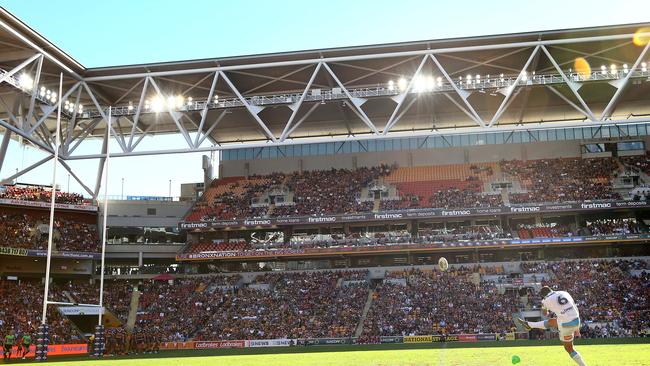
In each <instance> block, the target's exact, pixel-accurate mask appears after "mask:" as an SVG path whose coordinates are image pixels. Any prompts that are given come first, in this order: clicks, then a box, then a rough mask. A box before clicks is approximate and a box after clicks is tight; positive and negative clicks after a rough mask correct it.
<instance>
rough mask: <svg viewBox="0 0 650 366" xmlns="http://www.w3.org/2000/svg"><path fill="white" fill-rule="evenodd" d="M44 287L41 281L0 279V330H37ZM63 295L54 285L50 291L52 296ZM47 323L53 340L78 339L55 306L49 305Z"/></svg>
mask: <svg viewBox="0 0 650 366" xmlns="http://www.w3.org/2000/svg"><path fill="white" fill-rule="evenodd" d="M43 291H44V288H43V284H42V283H40V282H39V281H26V280H22V281H20V282H19V281H9V280H0V334H3V335H6V334H9V333H8V332H9V330H11V329H13V330H14V331H15V332H16V333H31V334H35V333H36V330H37V328H38V326H39V325H40V324H41V315H42V312H43ZM61 297H62V294H61V293H60V292H57V290H56V289H55V288H54V289H52V291H51V292H50V297H49V298H50V300H53V299H61ZM47 323H48V325H49V327H50V331H49V334H50V343H51V344H56V343H58V344H60V343H79V341H80V339H81V338H80V336H79V334H78V333H77V332H76V331H74V330H73V329H74V328H72V326H71V324H70V322H69V320H68V318H66V317H65V316H63V315H61V313H59V311H58V310H57V309H56V307H54V306H49V307H48V310H47Z"/></svg>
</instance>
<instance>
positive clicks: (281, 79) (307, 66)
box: [243, 65, 312, 95]
mask: <svg viewBox="0 0 650 366" xmlns="http://www.w3.org/2000/svg"><path fill="white" fill-rule="evenodd" d="M311 66H312V65H306V66H303V67H301V68H298V69H296V70H293V71H291V72H288V73H286V74H283V75H280V76H278V77H277V78H273V80H269V81H267V82H265V83H262V84H260V85H258V86H256V87H254V88H252V89H248V90H246V91H245V92H244V93H243V94H244V95H246V94H250V93H252V92H254V91H256V90H259V89H262V88H263V87H265V86H268V85H271V84H273V83H276V82H278V81H283V80H285V79H286V78H287V77H289V76H291V75H294V74H297V73H299V72H301V71H303V70H307V69H308V68H310V67H311Z"/></svg>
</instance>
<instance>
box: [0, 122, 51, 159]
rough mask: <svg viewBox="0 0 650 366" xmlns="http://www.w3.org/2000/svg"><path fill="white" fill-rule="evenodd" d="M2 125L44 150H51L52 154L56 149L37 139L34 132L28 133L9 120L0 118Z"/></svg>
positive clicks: (0, 124)
mask: <svg viewBox="0 0 650 366" xmlns="http://www.w3.org/2000/svg"><path fill="white" fill-rule="evenodd" d="M0 126H2V127H4V128H6V129H8V130H11V132H13V133H15V134H16V135H18V136H20V137H22V138H24V139H25V140H27V141H29V142H31V143H32V144H34V145H35V146H38V147H39V148H41V149H42V150H44V151H47V152H49V153H51V154H53V153H54V149H52V147H51V146H47V145H44V144H43V143H42V142H41V141H38V140H36V139H35V138H34V136H33V135H32V134H27V133H25V131H23V130H22V129H20V128H17V127H15V126H13V125H11V124H10V123H8V122H6V121H4V120H2V119H0Z"/></svg>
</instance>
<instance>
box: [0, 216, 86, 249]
mask: <svg viewBox="0 0 650 366" xmlns="http://www.w3.org/2000/svg"><path fill="white" fill-rule="evenodd" d="M78 215H81V214H66V213H61V212H59V213H56V214H55V216H54V234H53V244H54V250H58V251H76V252H98V251H99V234H98V232H97V225H96V223H92V224H91V223H89V222H90V221H93V220H95V219H96V216H95V215H92V216H90V215H89V216H88V217H84V218H80V217H79V216H78ZM0 222H2V225H0V246H6V247H11V248H24V249H38V250H45V249H47V240H48V232H49V214H46V213H44V211H36V210H31V211H27V210H16V209H9V208H0Z"/></svg>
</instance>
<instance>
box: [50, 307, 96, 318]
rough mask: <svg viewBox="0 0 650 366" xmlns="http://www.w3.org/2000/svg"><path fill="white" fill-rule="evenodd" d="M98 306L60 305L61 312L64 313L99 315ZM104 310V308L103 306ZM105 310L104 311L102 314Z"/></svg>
mask: <svg viewBox="0 0 650 366" xmlns="http://www.w3.org/2000/svg"><path fill="white" fill-rule="evenodd" d="M99 309H100V308H99V307H97V306H60V307H59V312H60V313H61V314H63V315H66V316H67V315H71V316H74V315H99ZM102 310H103V308H102ZM103 313H104V312H103V311H102V314H103Z"/></svg>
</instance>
